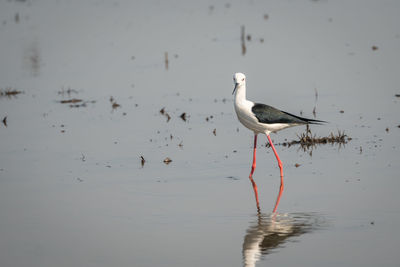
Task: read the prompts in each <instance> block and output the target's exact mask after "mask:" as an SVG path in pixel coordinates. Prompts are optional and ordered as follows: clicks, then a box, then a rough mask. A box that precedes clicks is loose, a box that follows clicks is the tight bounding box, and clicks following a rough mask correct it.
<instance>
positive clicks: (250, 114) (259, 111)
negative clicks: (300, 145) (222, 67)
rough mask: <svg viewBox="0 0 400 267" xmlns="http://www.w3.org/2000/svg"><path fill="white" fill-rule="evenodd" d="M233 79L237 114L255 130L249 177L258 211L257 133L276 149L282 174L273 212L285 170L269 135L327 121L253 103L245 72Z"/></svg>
mask: <svg viewBox="0 0 400 267" xmlns="http://www.w3.org/2000/svg"><path fill="white" fill-rule="evenodd" d="M233 81H234V83H235V88H234V89H233V92H232V94H235V111H236V115H237V117H238V119H239V121H240V122H241V123H242V124H243V125H244V126H246V127H247V128H248V129H250V130H252V131H253V132H254V150H253V164H252V166H251V172H250V176H249V178H250V181H251V183H252V185H253V189H254V194H255V197H256V202H257V210H258V211H260V204H259V201H258V193H257V185H256V183H255V182H254V180H253V173H254V170H255V168H256V148H257V135H258V134H259V133H261V134H262V133H263V134H265V135H266V136H267V138H268V141H269V144H270V145H271V148H272V150H273V151H274V154H275V156H276V159H277V160H278V165H279V169H280V174H281V186H280V190H279V194H278V198H277V199H276V203H275V207H274V210H273V212H276V209H277V207H278V204H279V200H280V198H281V195H282V192H283V171H282V162H281V160H280V159H279V156H278V153H277V152H276V149H275V147H274V144H273V143H272V141H271V137H270V136H269V134H270V133H271V132H277V131H280V130H282V129H285V128H288V127H293V126H297V125H303V124H320V123H323V122H325V121H320V120H313V119H307V118H302V117H299V116H296V115H293V114H290V113H287V112H285V111H281V110H278V109H276V108H274V107H271V106H268V105H264V104H258V103H253V102H251V101H249V100H247V99H246V76H245V75H244V74H243V73H235V75H234V76H233Z"/></svg>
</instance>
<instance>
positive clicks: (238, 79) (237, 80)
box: [232, 72, 246, 94]
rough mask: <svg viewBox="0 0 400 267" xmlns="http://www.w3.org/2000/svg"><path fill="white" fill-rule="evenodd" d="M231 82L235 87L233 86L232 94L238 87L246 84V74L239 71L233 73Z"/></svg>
mask: <svg viewBox="0 0 400 267" xmlns="http://www.w3.org/2000/svg"><path fill="white" fill-rule="evenodd" d="M233 83H234V84H235V88H233V92H232V94H234V93H235V91H236V90H237V89H239V88H240V87H242V86H244V85H246V76H245V75H244V74H243V73H240V72H237V73H235V74H234V75H233Z"/></svg>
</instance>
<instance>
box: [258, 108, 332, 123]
mask: <svg viewBox="0 0 400 267" xmlns="http://www.w3.org/2000/svg"><path fill="white" fill-rule="evenodd" d="M251 111H252V112H253V114H254V116H256V118H257V120H258V122H260V123H271V124H272V123H298V124H307V123H309V124H320V123H324V122H325V121H320V120H313V119H307V118H302V117H299V116H296V115H293V114H290V113H288V112H285V111H281V110H279V109H276V108H274V107H271V106H268V105H265V104H259V103H256V104H254V106H253V107H252V108H251Z"/></svg>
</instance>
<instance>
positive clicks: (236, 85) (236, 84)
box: [232, 83, 239, 95]
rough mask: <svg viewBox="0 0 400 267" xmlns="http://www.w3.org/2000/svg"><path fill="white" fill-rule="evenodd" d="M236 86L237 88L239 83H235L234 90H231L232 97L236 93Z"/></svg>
mask: <svg viewBox="0 0 400 267" xmlns="http://www.w3.org/2000/svg"><path fill="white" fill-rule="evenodd" d="M238 86H239V83H235V88H233V92H232V95H233V94H234V93H235V91H236V89H237V87H238Z"/></svg>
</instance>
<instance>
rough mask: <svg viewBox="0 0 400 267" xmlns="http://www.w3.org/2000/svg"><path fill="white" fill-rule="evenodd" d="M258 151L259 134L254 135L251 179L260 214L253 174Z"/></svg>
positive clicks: (258, 209)
mask: <svg viewBox="0 0 400 267" xmlns="http://www.w3.org/2000/svg"><path fill="white" fill-rule="evenodd" d="M256 150H257V134H254V150H253V164H252V165H251V172H250V176H249V179H250V182H251V183H252V185H253V189H254V195H255V197H256V202H257V211H258V212H260V203H259V202H258V190H257V185H256V182H254V180H253V173H254V170H255V169H256Z"/></svg>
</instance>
